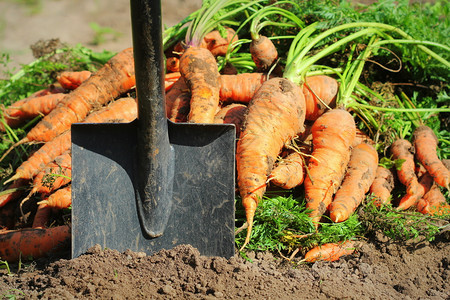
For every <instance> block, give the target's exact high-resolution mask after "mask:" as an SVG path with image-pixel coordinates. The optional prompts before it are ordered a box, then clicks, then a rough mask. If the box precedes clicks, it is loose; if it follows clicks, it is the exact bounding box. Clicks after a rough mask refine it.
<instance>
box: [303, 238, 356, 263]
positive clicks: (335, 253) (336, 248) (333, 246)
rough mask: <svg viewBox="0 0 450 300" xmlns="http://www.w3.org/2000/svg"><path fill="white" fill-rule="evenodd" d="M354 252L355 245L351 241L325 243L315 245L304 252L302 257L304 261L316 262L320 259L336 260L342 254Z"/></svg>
mask: <svg viewBox="0 0 450 300" xmlns="http://www.w3.org/2000/svg"><path fill="white" fill-rule="evenodd" d="M353 252H355V245H354V243H353V242H352V241H345V242H342V243H327V244H323V245H320V246H316V247H314V248H312V249H311V250H309V251H308V252H307V253H306V254H305V258H304V259H303V260H304V261H306V262H316V261H320V260H325V261H336V260H339V258H341V257H342V256H344V255H350V254H352V253H353Z"/></svg>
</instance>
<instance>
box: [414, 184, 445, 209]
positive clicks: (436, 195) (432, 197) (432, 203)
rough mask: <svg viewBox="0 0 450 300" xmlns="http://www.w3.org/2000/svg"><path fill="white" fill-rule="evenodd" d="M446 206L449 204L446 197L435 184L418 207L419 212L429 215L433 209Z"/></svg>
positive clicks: (418, 203)
mask: <svg viewBox="0 0 450 300" xmlns="http://www.w3.org/2000/svg"><path fill="white" fill-rule="evenodd" d="M445 204H447V201H446V200H445V196H444V195H443V194H442V192H441V190H440V188H439V186H438V185H437V184H436V183H433V185H432V186H431V188H430V190H429V191H428V192H427V193H425V195H423V197H422V199H420V200H419V201H418V202H417V204H416V207H417V211H419V212H421V213H423V214H429V213H430V211H431V210H432V208H433V207H436V208H437V207H439V206H441V205H445Z"/></svg>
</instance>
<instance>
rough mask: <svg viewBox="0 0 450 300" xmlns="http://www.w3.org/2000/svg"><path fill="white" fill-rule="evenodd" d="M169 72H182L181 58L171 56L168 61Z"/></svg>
mask: <svg viewBox="0 0 450 300" xmlns="http://www.w3.org/2000/svg"><path fill="white" fill-rule="evenodd" d="M166 69H167V72H179V71H180V58H178V57H176V56H171V57H168V58H167V59H166Z"/></svg>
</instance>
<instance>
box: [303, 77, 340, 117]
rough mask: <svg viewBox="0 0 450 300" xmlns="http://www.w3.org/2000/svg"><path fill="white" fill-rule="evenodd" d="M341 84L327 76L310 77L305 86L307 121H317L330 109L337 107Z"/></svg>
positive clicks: (307, 78)
mask: <svg viewBox="0 0 450 300" xmlns="http://www.w3.org/2000/svg"><path fill="white" fill-rule="evenodd" d="M338 89H339V84H338V82H337V80H336V79H334V78H333V77H330V76H326V75H317V76H308V77H306V79H305V83H304V84H303V94H304V95H305V101H306V119H307V120H309V121H314V120H316V119H317V118H318V117H319V116H320V115H322V114H323V113H324V112H325V111H327V110H329V109H330V108H334V107H335V106H336V96H337V93H338Z"/></svg>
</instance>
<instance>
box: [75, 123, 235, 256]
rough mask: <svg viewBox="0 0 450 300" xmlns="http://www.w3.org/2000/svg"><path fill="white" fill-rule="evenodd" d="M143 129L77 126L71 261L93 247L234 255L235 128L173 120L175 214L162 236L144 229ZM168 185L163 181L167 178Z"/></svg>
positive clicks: (115, 125)
mask: <svg viewBox="0 0 450 300" xmlns="http://www.w3.org/2000/svg"><path fill="white" fill-rule="evenodd" d="M136 126H137V124H136V123H135V122H132V123H127V124H74V125H72V257H77V256H79V255H81V254H83V253H84V252H86V250H88V249H89V248H90V247H92V246H94V245H96V244H99V245H100V246H101V247H102V248H110V249H115V250H118V251H121V252H123V251H125V250H127V249H130V250H132V251H137V252H139V251H142V252H145V253H147V254H153V253H155V252H157V251H159V250H161V249H171V248H173V247H175V246H176V245H180V244H190V245H192V246H194V247H195V248H197V249H198V250H199V252H200V253H201V254H202V255H207V256H221V257H226V258H229V257H231V256H233V255H234V254H235V244H234V220H235V217H234V214H235V202H234V201H235V189H234V186H235V128H234V126H233V125H218V124H186V123H183V124H175V123H172V122H169V139H170V144H171V147H173V149H174V160H175V161H174V180H173V182H172V183H170V182H159V181H158V180H160V179H158V178H154V181H155V184H158V185H164V184H173V197H172V201H173V204H172V209H171V212H170V216H169V221H168V224H167V227H166V229H165V231H164V233H163V235H162V236H160V237H156V238H149V237H148V236H147V235H146V234H145V233H144V232H143V230H142V229H141V226H140V222H139V218H138V213H137V205H136V196H135V183H136V178H135V176H136V168H138V167H139V166H138V165H137V164H136V144H137V139H138V137H137V129H136ZM161 181H162V180H161Z"/></svg>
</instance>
